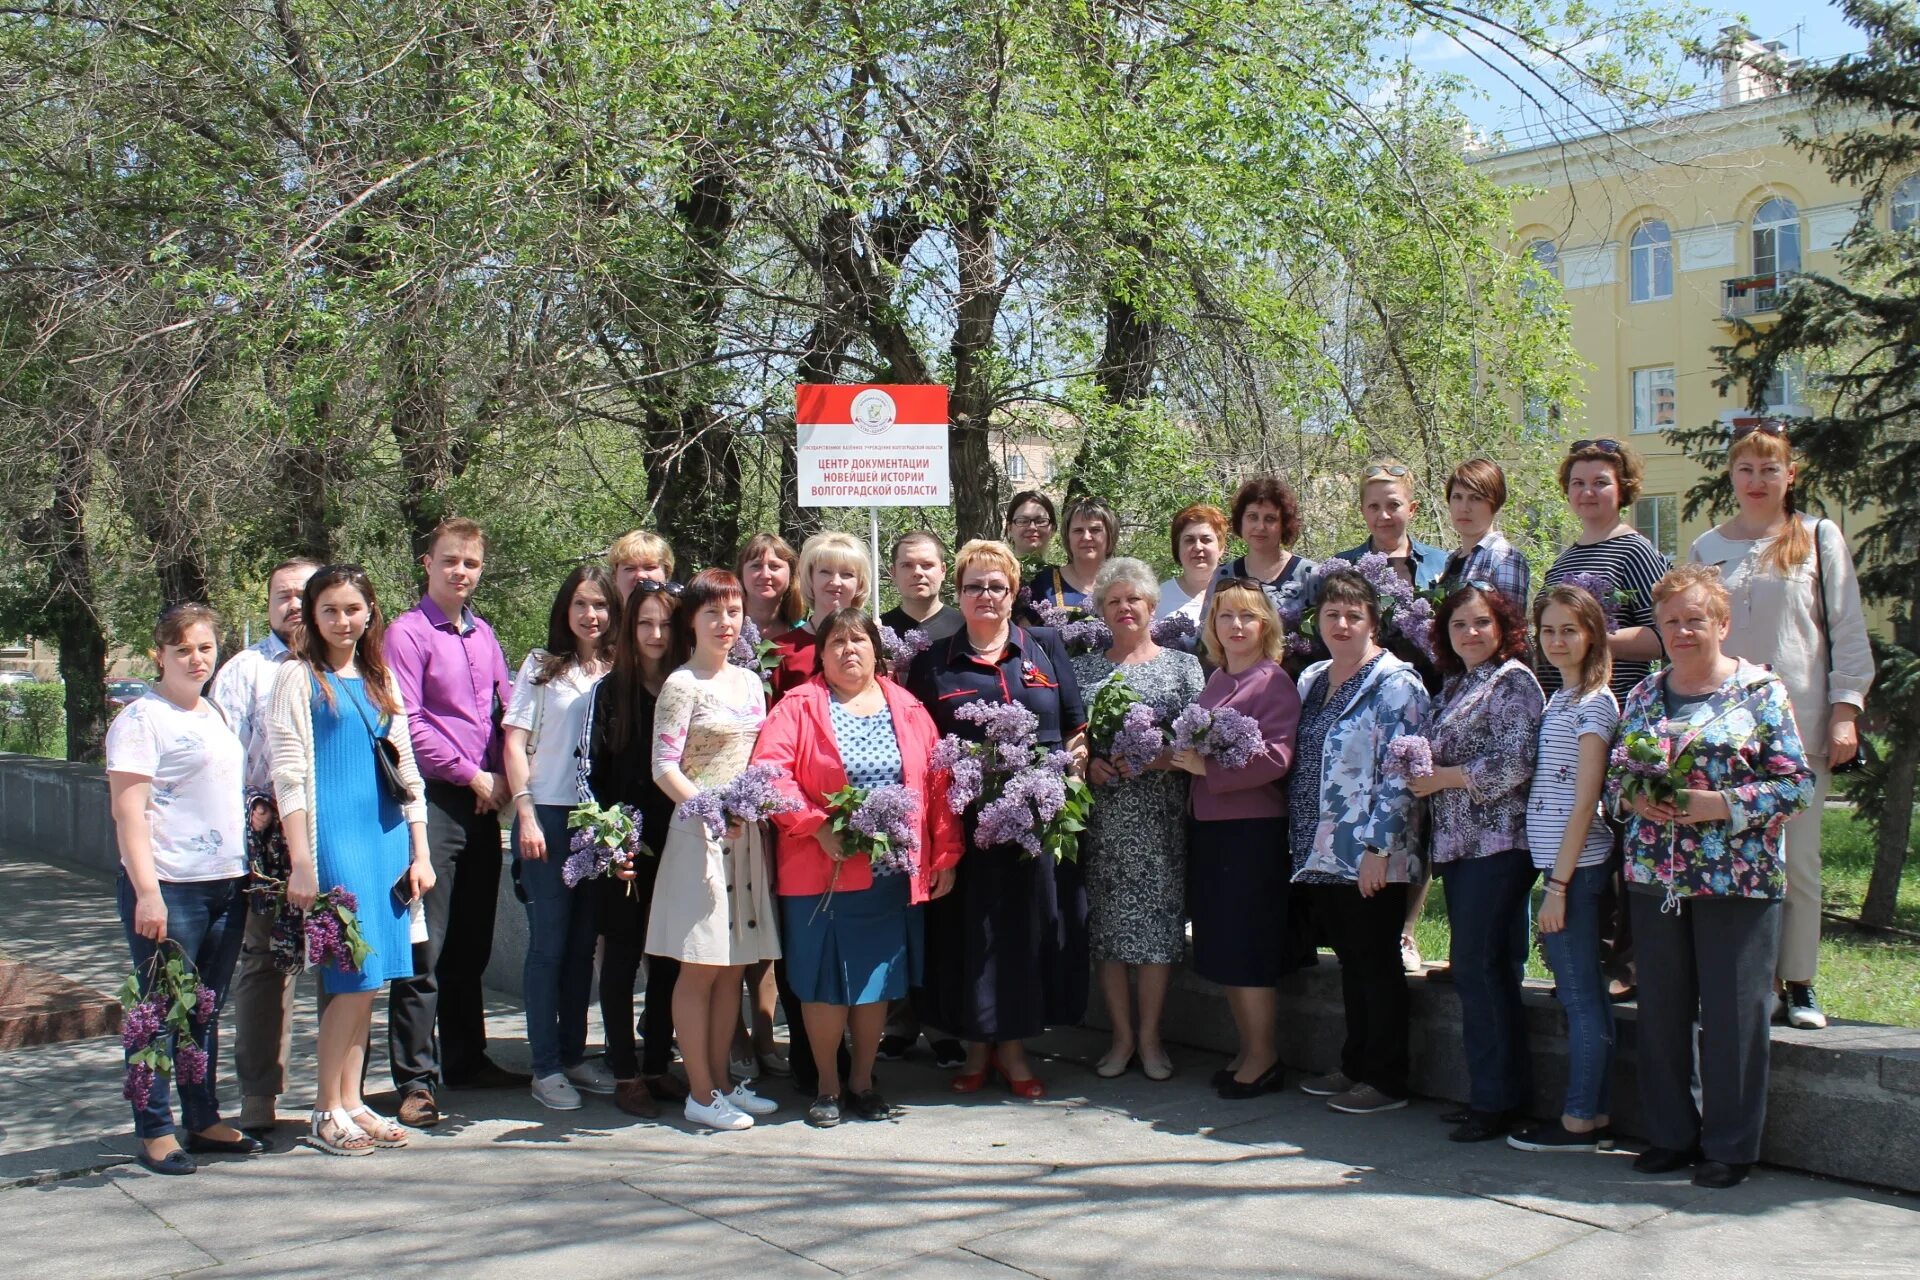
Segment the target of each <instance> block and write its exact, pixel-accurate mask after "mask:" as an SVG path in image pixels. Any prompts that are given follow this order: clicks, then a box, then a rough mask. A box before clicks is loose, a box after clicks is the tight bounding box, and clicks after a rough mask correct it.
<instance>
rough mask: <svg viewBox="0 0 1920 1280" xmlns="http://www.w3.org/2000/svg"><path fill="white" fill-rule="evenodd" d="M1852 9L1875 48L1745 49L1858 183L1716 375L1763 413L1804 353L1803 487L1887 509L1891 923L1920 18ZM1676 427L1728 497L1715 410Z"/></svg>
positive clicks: (1719, 495)
mask: <svg viewBox="0 0 1920 1280" xmlns="http://www.w3.org/2000/svg"><path fill="white" fill-rule="evenodd" d="M1840 8H1841V11H1842V13H1843V14H1844V15H1845V17H1846V19H1847V21H1848V22H1849V23H1851V24H1852V25H1854V26H1855V27H1858V28H1859V29H1860V30H1861V31H1863V32H1864V33H1865V34H1866V37H1867V49H1866V51H1865V52H1864V53H1861V54H1854V55H1849V56H1846V57H1843V58H1840V59H1838V60H1837V61H1834V62H1831V63H1826V64H1823V65H1808V66H1803V67H1799V68H1794V69H1789V68H1788V67H1786V66H1784V65H1783V64H1782V63H1781V61H1780V60H1779V59H1778V58H1777V57H1774V56H1770V55H1769V56H1766V57H1752V58H1749V59H1747V60H1746V61H1747V63H1748V65H1749V66H1751V67H1752V69H1753V70H1755V71H1757V72H1759V73H1761V74H1764V75H1768V76H1772V77H1776V78H1778V79H1780V80H1782V81H1784V83H1785V85H1786V87H1787V89H1788V90H1789V91H1791V92H1793V93H1798V94H1804V95H1806V97H1807V99H1808V100H1809V102H1810V104H1811V105H1812V107H1813V109H1814V111H1815V113H1816V114H1815V119H1816V120H1823V121H1824V120H1839V121H1844V122H1847V124H1848V127H1846V128H1844V129H1839V130H1837V131H1834V132H1824V131H1821V130H1819V129H1812V130H1809V129H1802V128H1798V127H1796V128H1793V129H1790V130H1788V133H1787V139H1788V141H1789V143H1790V144H1791V145H1792V146H1794V147H1795V148H1797V149H1798V150H1801V151H1803V152H1805V153H1806V154H1808V155H1810V156H1814V157H1816V158H1818V159H1819V160H1821V161H1822V162H1823V163H1824V164H1825V165H1826V167H1827V172H1828V174H1829V175H1831V176H1832V177H1833V178H1834V179H1835V180H1836V181H1838V182H1843V183H1848V184H1851V185H1854V186H1857V187H1858V188H1859V189H1860V193H1861V195H1860V204H1859V213H1858V217H1857V219H1856V221H1855V223H1854V226H1853V229H1852V231H1851V232H1850V233H1849V234H1848V236H1847V238H1846V240H1845V241H1844V243H1843V245H1842V248H1841V264H1842V265H1841V270H1840V271H1839V272H1838V273H1836V274H1833V275H1823V274H1819V273H1815V272H1809V273H1805V274H1802V275H1800V276H1798V277H1796V279H1795V282H1794V284H1793V287H1792V288H1791V290H1790V291H1789V293H1788V295H1787V297H1786V300H1785V302H1784V303H1783V304H1782V306H1781V307H1780V310H1779V314H1778V319H1777V321H1776V323H1774V325H1773V326H1772V327H1770V328H1767V329H1758V328H1755V327H1753V326H1752V325H1747V324H1742V325H1741V327H1740V329H1739V331H1738V334H1737V340H1736V342H1735V343H1734V344H1733V345H1731V346H1727V347H1721V348H1717V349H1716V355H1717V356H1718V357H1719V358H1720V360H1721V362H1722V367H1723V370H1724V373H1723V375H1722V376H1721V377H1720V379H1719V380H1718V383H1717V385H1718V387H1719V389H1720V391H1721V392H1722V393H1725V392H1727V391H1728V390H1739V391H1744V392H1745V393H1746V395H1747V397H1748V399H1747V404H1748V406H1749V407H1750V408H1752V409H1753V410H1754V411H1756V412H1758V411H1760V410H1761V409H1762V408H1763V407H1764V405H1765V393H1766V387H1767V384H1768V382H1769V381H1770V380H1771V379H1772V378H1773V376H1774V373H1775V371H1776V370H1778V369H1780V368H1781V367H1782V365H1783V364H1784V363H1786V362H1787V361H1802V362H1804V363H1805V367H1806V369H1807V371H1808V372H1809V373H1810V374H1813V375H1814V376H1815V378H1816V379H1817V383H1816V385H1818V386H1819V387H1821V388H1822V391H1823V395H1822V399H1823V400H1825V402H1826V403H1825V404H1824V406H1823V407H1822V408H1821V410H1820V411H1819V412H1815V413H1812V414H1810V415H1808V416H1806V417H1800V418H1794V419H1792V420H1791V423H1790V427H1791V430H1792V433H1793V443H1794V447H1795V448H1796V449H1797V450H1798V451H1799V454H1800V456H1801V458H1802V460H1803V461H1802V465H1801V466H1800V469H1799V477H1798V480H1797V482H1796V489H1804V490H1805V491H1807V492H1808V493H1809V494H1812V495H1814V496H1815V497H1824V498H1827V499H1831V500H1833V501H1835V502H1838V503H1840V504H1841V505H1842V506H1844V507H1845V508H1846V509H1847V510H1849V511H1867V510H1871V511H1873V512H1874V513H1875V519H1874V521H1873V523H1872V524H1870V525H1868V526H1867V527H1866V528H1864V529H1862V530H1861V531H1860V532H1859V534H1858V545H1859V551H1858V554H1859V569H1860V587H1861V592H1862V594H1863V595H1864V596H1865V597H1866V598H1867V600H1868V601H1870V602H1872V603H1875V604H1879V605H1882V606H1884V607H1885V608H1886V609H1887V610H1888V614H1889V619H1890V621H1891V623H1892V631H1891V634H1890V635H1884V636H1880V635H1877V636H1876V637H1875V645H1874V649H1875V656H1876V659H1877V661H1878V664H1879V676H1878V678H1877V680H1876V682H1875V688H1874V692H1873V697H1872V700H1871V705H1870V711H1871V712H1872V724H1873V725H1874V726H1875V727H1876V728H1878V729H1879V730H1881V731H1882V732H1884V733H1885V734H1886V736H1887V740H1888V742H1889V744H1890V750H1889V752H1888V754H1887V758H1886V759H1885V761H1884V762H1883V767H1882V769H1881V770H1880V771H1879V772H1878V773H1877V774H1876V775H1874V776H1872V777H1869V778H1867V779H1865V781H1864V783H1863V784H1862V785H1859V786H1856V787H1855V789H1854V791H1853V794H1854V796H1855V798H1856V800H1858V801H1859V802H1860V804H1861V807H1862V809H1863V810H1864V811H1866V812H1868V813H1870V814H1871V815H1872V816H1873V817H1874V818H1875V820H1876V822H1877V824H1878V834H1877V838H1876V850H1875V856H1874V868H1873V876H1872V880H1871V882H1870V884H1869V886H1868V889H1867V896H1866V901H1865V902H1864V903H1863V904H1862V907H1861V912H1860V918H1861V921H1862V923H1865V924H1869V925H1880V926H1884V925H1887V924H1890V923H1891V922H1892V920H1893V913H1894V908H1895V905H1896V903H1897V900H1898V895H1899V886H1900V874H1901V870H1902V868H1903V867H1904V866H1905V864H1906V859H1907V857H1908V852H1909V835H1908V833H1909V831H1910V830H1911V828H1912V823H1913V811H1914V799H1915V773H1916V766H1920V486H1916V485H1915V484H1914V479H1913V478H1914V476H1915V475H1916V474H1920V227H1910V228H1906V229H1903V230H1898V231H1895V230H1889V229H1886V228H1883V227H1882V226H1881V225H1880V218H1879V214H1880V212H1881V211H1882V210H1883V209H1884V208H1885V200H1886V197H1887V195H1888V194H1889V189H1890V186H1891V184H1893V183H1894V182H1896V181H1898V180H1900V179H1901V178H1903V177H1905V176H1906V175H1907V174H1908V173H1910V172H1912V170H1913V168H1914V166H1915V164H1916V162H1920V20H1916V16H1915V13H1914V10H1913V8H1912V6H1911V5H1909V4H1905V3H1884V4H1883V3H1873V2H1870V0H1841V4H1840ZM1709 56H1723V55H1722V54H1719V53H1713V54H1710V55H1709ZM1674 435H1675V438H1676V439H1677V440H1678V441H1679V443H1680V444H1681V445H1682V447H1683V448H1685V449H1686V451H1687V452H1688V454H1689V455H1691V456H1693V457H1695V458H1697V459H1700V460H1701V461H1703V462H1706V463H1707V464H1708V467H1709V470H1710V472H1713V473H1714V474H1713V476H1712V477H1711V478H1710V479H1708V480H1707V481H1705V482H1703V483H1702V484H1701V485H1700V486H1698V487H1697V488H1696V489H1695V490H1694V491H1693V492H1692V493H1690V494H1689V495H1688V504H1687V514H1688V515H1689V516H1691V515H1693V514H1694V512H1695V511H1697V510H1699V509H1700V508H1702V507H1704V506H1708V505H1711V504H1713V503H1715V502H1717V501H1722V500H1724V499H1725V497H1726V489H1725V480H1724V478H1723V477H1722V476H1720V475H1719V474H1718V471H1719V467H1718V463H1719V461H1720V459H1721V458H1723V457H1724V451H1725V448H1726V436H1725V433H1724V429H1722V428H1720V427H1718V426H1717V425H1715V426H1708V427H1701V428H1697V429H1692V430H1688V431H1682V432H1676V433H1674Z"/></svg>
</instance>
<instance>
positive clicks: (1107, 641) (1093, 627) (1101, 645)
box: [1060, 618, 1113, 653]
mask: <svg viewBox="0 0 1920 1280" xmlns="http://www.w3.org/2000/svg"><path fill="white" fill-rule="evenodd" d="M1060 640H1061V643H1063V644H1065V645H1066V646H1067V652H1069V653H1093V652H1096V651H1098V650H1101V649H1111V648H1112V647H1113V631H1112V630H1111V629H1110V628H1109V627H1108V626H1107V624H1106V623H1104V622H1102V621H1101V620H1100V619H1098V618H1080V619H1077V620H1076V621H1073V622H1069V623H1067V624H1066V625H1065V626H1063V627H1061V628H1060Z"/></svg>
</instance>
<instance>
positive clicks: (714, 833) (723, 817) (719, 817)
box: [673, 791, 727, 840]
mask: <svg viewBox="0 0 1920 1280" xmlns="http://www.w3.org/2000/svg"><path fill="white" fill-rule="evenodd" d="M673 814H674V817H676V818H679V819H680V820H681V821H683V822H691V821H693V820H694V819H696V818H698V819H699V820H700V821H701V822H704V823H706V824H707V836H708V838H709V839H713V840H718V839H719V838H720V837H721V835H722V834H723V833H724V832H725V831H726V829H727V812H726V802H725V801H724V800H722V799H721V796H720V793H719V792H718V791H701V792H698V793H696V794H695V795H692V796H690V797H688V798H687V799H685V800H682V801H681V802H680V807H679V808H678V809H675V810H674V811H673Z"/></svg>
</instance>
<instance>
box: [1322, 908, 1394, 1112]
mask: <svg viewBox="0 0 1920 1280" xmlns="http://www.w3.org/2000/svg"><path fill="white" fill-rule="evenodd" d="M1294 888H1295V889H1296V890H1297V889H1301V888H1309V889H1310V893H1309V894H1307V895H1301V894H1298V893H1296V894H1295V896H1296V897H1301V896H1309V897H1311V899H1312V901H1313V913H1314V918H1315V919H1316V920H1317V921H1318V923H1319V927H1320V929H1321V931H1322V933H1323V934H1324V935H1325V936H1326V939H1327V943H1328V945H1329V946H1331V947H1332V948H1333V953H1334V955H1336V956H1338V957H1339V958H1340V994H1341V996H1342V997H1343V998H1344V1000H1345V1003H1346V1012H1347V1038H1346V1040H1345V1042H1344V1043H1342V1045H1341V1046H1340V1074H1341V1075H1344V1076H1345V1077H1347V1079H1349V1080H1351V1081H1353V1082H1354V1083H1355V1084H1370V1085H1372V1086H1373V1087H1374V1088H1376V1089H1378V1090H1379V1091H1380V1092H1382V1093H1384V1094H1386V1095H1387V1096H1389V1097H1393V1098H1404V1097H1406V1096H1407V1061H1408V1059H1407V1017H1408V1013H1407V1010H1408V1000H1407V974H1406V970H1405V968H1403V967H1402V965H1401V963H1400V927H1401V924H1402V922H1403V921H1404V920H1405V918H1406V914H1407V886H1406V885H1404V884H1390V885H1387V886H1385V887H1384V888H1382V889H1380V890H1379V891H1378V892H1377V893H1375V894H1374V895H1373V896H1372V897H1371V898H1363V897H1361V896H1360V889H1359V887H1358V886H1356V885H1351V884H1317V885H1312V886H1303V885H1295V886H1294Z"/></svg>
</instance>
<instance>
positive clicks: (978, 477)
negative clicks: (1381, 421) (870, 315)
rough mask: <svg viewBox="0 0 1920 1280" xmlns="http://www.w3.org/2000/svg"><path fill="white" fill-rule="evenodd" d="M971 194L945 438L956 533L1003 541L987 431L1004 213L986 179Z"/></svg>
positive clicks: (962, 225) (963, 231)
mask: <svg viewBox="0 0 1920 1280" xmlns="http://www.w3.org/2000/svg"><path fill="white" fill-rule="evenodd" d="M961 185H962V187H963V189H966V190H967V192H968V199H967V210H966V215H965V216H964V217H963V218H962V219H961V220H960V222H959V224H958V225H957V226H955V227H954V228H953V244H954V251H955V261H956V268H957V282H958V284H959V302H958V305H957V307H956V308H955V310H956V314H955V317H954V326H953V347H952V353H953V393H952V396H951V398H950V399H949V401H948V405H947V413H948V419H947V439H948V441H949V443H950V445H951V451H952V454H953V458H952V468H953V474H954V475H955V476H959V477H964V481H965V482H964V483H960V484H956V485H954V486H953V498H954V503H953V506H954V512H953V514H954V525H955V532H956V535H957V536H958V538H959V540H960V541H961V542H963V543H964V542H966V541H967V540H968V539H969V538H998V537H1001V536H1002V535H1003V534H1004V532H1005V530H1004V528H1003V527H1002V525H1001V523H1000V470H999V468H997V467H995V466H994V465H993V445H992V441H991V439H990V437H989V436H988V433H987V429H988V426H989V424H990V423H991V421H992V418H993V409H994V388H993V338H994V333H993V327H994V323H995V322H996V320H997V319H998V318H999V315H1000V299H1001V288H1000V280H999V274H1000V264H999V260H998V251H997V243H996V236H995V233H994V220H995V217H996V216H997V214H998V209H997V208H996V206H995V204H994V202H993V199H992V195H991V192H990V191H989V190H988V189H987V182H986V180H985V179H984V178H982V177H980V176H978V175H968V177H967V178H966V179H963V181H962V184H961Z"/></svg>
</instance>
